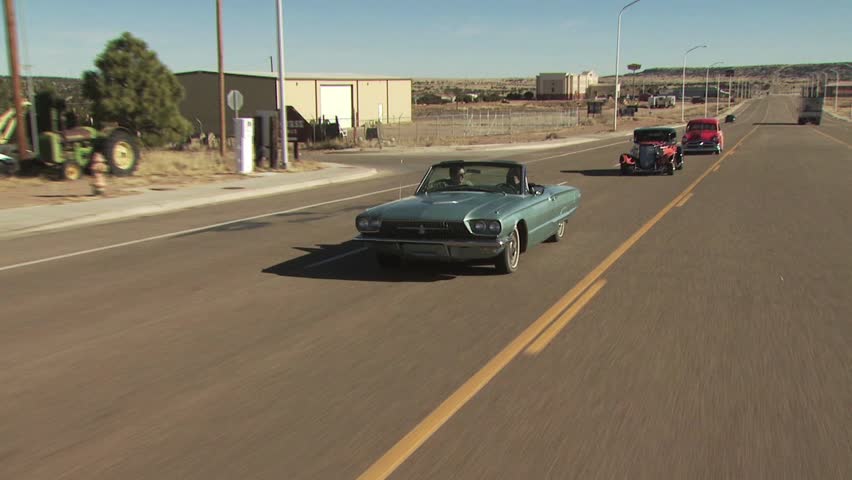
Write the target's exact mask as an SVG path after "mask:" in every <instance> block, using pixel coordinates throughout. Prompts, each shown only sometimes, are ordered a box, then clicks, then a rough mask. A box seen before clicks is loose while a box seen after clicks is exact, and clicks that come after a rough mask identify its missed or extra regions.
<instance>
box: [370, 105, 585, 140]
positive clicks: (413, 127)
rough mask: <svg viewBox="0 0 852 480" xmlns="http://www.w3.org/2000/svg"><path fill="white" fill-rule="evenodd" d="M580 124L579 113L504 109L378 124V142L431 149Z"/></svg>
mask: <svg viewBox="0 0 852 480" xmlns="http://www.w3.org/2000/svg"><path fill="white" fill-rule="evenodd" d="M579 123H580V109H578V108H571V109H566V110H556V111H536V112H518V111H511V110H508V109H506V110H503V109H489V110H484V109H483V110H472V111H467V112H461V113H454V114H438V115H418V116H415V118H414V120H413V121H409V119H408V118H401V117H400V118H391V120H390V122H388V123H382V124H378V125H376V126H375V127H376V128H378V131H377V133H378V135H379V138H380V139H382V140H383V141H392V142H394V143H397V144H402V145H429V144H430V143H437V142H438V141H439V140H443V139H453V138H463V137H488V136H494V135H513V134H520V133H532V132H549V131H552V130H558V129H563V128H570V127H574V126H576V125H578V124H579Z"/></svg>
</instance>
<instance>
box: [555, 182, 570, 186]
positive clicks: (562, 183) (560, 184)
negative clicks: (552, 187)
mask: <svg viewBox="0 0 852 480" xmlns="http://www.w3.org/2000/svg"><path fill="white" fill-rule="evenodd" d="M566 183H568V182H560V183H557V184H556V185H557V186H560V187H561V186H562V185H565V184H566Z"/></svg>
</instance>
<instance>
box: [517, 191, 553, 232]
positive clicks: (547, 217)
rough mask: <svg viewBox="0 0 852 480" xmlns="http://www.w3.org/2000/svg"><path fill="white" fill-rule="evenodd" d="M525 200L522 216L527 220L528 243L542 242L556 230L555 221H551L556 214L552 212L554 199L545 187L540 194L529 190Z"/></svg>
mask: <svg viewBox="0 0 852 480" xmlns="http://www.w3.org/2000/svg"><path fill="white" fill-rule="evenodd" d="M525 200H526V202H525V203H526V208H525V212H524V218H525V219H526V222H527V240H528V243H529V244H535V243H539V242H543V241H544V240H546V239H547V238H548V237H550V236H551V235H553V233H554V232H555V231H556V223H554V222H553V220H554V217H555V216H556V214H555V213H554V209H555V203H556V202H555V200H556V199H555V198H554V197H553V193H552V192H551V191H549V190H548V189H547V188H546V187H545V189H544V193H542V194H541V195H536V194H534V193H533V192H530V193H529V194H528V195H527V198H526V199H525Z"/></svg>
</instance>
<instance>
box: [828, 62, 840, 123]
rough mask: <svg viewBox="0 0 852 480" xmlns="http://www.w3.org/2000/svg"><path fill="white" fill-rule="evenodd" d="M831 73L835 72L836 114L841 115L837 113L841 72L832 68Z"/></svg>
mask: <svg viewBox="0 0 852 480" xmlns="http://www.w3.org/2000/svg"><path fill="white" fill-rule="evenodd" d="M829 71H830V72H834V113H840V112H838V111H837V91H838V90H840V72H838V71H837V70H835V69H833V68H831V69H829Z"/></svg>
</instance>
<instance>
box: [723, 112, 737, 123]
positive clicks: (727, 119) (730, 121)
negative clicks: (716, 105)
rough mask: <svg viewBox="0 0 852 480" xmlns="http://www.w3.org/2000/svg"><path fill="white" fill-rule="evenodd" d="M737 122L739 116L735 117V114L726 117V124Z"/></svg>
mask: <svg viewBox="0 0 852 480" xmlns="http://www.w3.org/2000/svg"><path fill="white" fill-rule="evenodd" d="M736 121H737V116H736V115H734V114H733V113H732V114H729V115H727V116H725V123H734V122H736Z"/></svg>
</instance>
